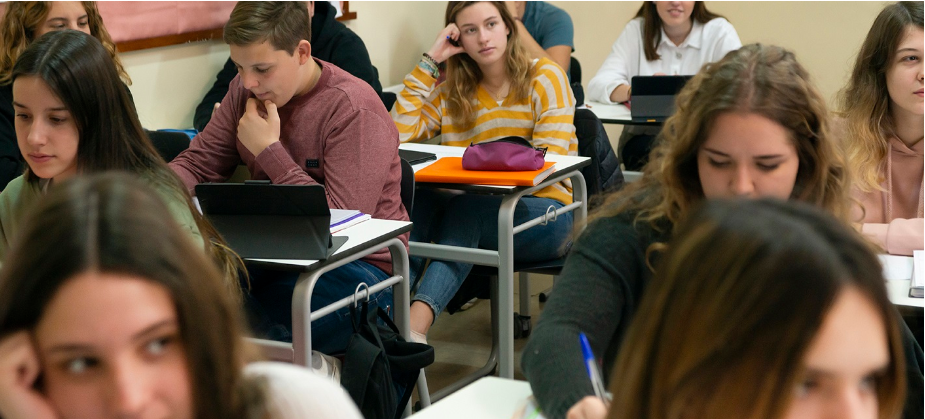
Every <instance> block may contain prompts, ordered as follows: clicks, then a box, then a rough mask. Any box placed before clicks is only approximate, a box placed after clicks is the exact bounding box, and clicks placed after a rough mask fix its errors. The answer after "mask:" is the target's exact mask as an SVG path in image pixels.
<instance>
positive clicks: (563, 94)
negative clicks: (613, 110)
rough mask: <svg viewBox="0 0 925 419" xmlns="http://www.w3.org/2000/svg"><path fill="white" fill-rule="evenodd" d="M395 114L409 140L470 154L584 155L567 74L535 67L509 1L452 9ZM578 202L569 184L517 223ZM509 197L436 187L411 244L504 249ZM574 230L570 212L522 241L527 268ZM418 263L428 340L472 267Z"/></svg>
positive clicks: (533, 199)
mask: <svg viewBox="0 0 925 419" xmlns="http://www.w3.org/2000/svg"><path fill="white" fill-rule="evenodd" d="M442 62H446V82H444V83H442V84H440V85H439V86H437V85H436V82H437V77H438V76H439V74H438V70H437V68H438V65H439V64H440V63H442ZM404 85H405V88H404V90H402V92H401V94H400V95H399V96H398V101H397V102H396V104H395V106H394V107H393V108H392V118H393V119H394V120H395V124H396V125H397V126H398V131H399V135H400V138H401V140H402V141H403V142H405V141H422V140H426V139H429V138H431V137H434V136H435V135H437V134H440V135H441V137H440V138H441V144H444V145H450V146H458V147H465V146H468V145H469V144H470V143H481V142H485V141H493V140H497V139H501V138H504V137H508V136H517V137H521V138H524V139H526V140H527V141H529V142H530V143H531V144H532V145H533V146H534V147H545V148H546V149H547V153H555V154H560V155H573V156H574V155H577V150H578V140H577V139H576V137H575V126H574V124H573V120H574V116H575V99H574V97H573V96H572V91H571V88H570V87H569V85H568V79H567V77H566V75H565V73H564V72H563V70H562V69H561V68H560V67H559V66H558V65H556V64H555V63H553V62H552V61H550V60H548V59H545V58H541V59H539V60H538V61H535V62H531V60H530V59H529V58H528V57H527V53H526V50H525V49H524V47H523V45H522V44H521V43H520V41H519V38H518V36H517V26H516V25H515V24H514V21H513V18H512V16H511V14H510V13H509V12H508V9H507V8H506V7H505V6H504V3H503V2H449V4H448V5H447V10H446V27H445V28H444V29H443V30H442V31H441V32H440V34H439V35H438V36H437V40H436V42H435V43H434V45H433V47H431V49H430V50H429V51H428V52H427V53H426V54H424V58H423V59H422V60H421V62H420V63H418V65H417V66H416V67H415V68H414V70H413V71H412V72H411V73H410V74H408V76H406V77H405V81H404ZM571 202H572V196H571V185H570V183H569V182H567V181H566V182H561V183H559V184H556V185H552V186H549V187H547V188H545V189H543V190H541V191H539V192H537V193H536V194H535V195H534V196H528V197H524V198H523V199H521V200H520V202H518V204H517V207H516V208H515V211H514V224H515V225H516V224H518V223H522V222H524V221H526V220H530V219H533V218H536V217H539V216H542V215H543V214H546V212H547V210H549V208H550V207H552V208H555V209H558V208H561V207H562V206H564V205H566V204H569V203H571ZM500 204H501V197H500V196H490V195H449V194H446V193H442V192H432V191H429V190H420V191H418V194H417V196H415V211H414V214H412V221H413V222H414V223H415V227H414V230H413V231H412V232H411V240H414V241H419V242H431V241H433V242H436V243H439V244H446V245H454V246H464V247H481V248H488V249H497V246H498V244H497V239H498V229H497V228H498V227H497V224H498V223H497V219H498V210H499V208H500ZM571 228H572V215H571V213H570V212H569V213H565V214H559V215H558V217H557V220H556V221H554V222H549V223H548V224H547V225H545V226H536V227H533V228H530V229H528V230H526V231H524V232H522V233H519V234H516V235H514V253H515V258H516V259H517V260H519V261H530V260H547V259H554V258H556V257H558V256H559V255H560V254H561V249H562V247H563V246H562V244H563V243H564V242H565V241H566V240H567V237H568V235H569V232H570V231H571ZM423 265H424V261H423V260H420V259H419V258H413V260H412V278H413V279H415V278H417V279H419V280H418V281H417V282H419V283H420V285H419V288H418V290H417V294H416V295H415V297H414V302H413V304H412V306H411V329H412V335H413V336H415V339H417V340H419V341H423V340H424V338H425V336H426V335H427V331H428V330H429V329H430V326H431V324H432V323H433V321H434V319H435V318H436V317H437V315H439V314H440V312H441V311H442V310H443V309H444V308H445V307H446V304H447V303H448V302H449V301H450V299H451V298H452V297H453V295H454V294H455V293H456V291H457V290H458V289H459V286H460V285H461V284H462V282H463V280H464V279H465V278H466V276H467V275H468V273H469V271H470V269H471V268H472V265H470V264H465V263H456V262H447V261H440V260H433V261H431V263H430V265H429V267H428V268H427V271H426V272H424V273H423V276H422V275H421V270H422V268H423Z"/></svg>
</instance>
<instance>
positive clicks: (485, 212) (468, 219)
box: [410, 189, 572, 318]
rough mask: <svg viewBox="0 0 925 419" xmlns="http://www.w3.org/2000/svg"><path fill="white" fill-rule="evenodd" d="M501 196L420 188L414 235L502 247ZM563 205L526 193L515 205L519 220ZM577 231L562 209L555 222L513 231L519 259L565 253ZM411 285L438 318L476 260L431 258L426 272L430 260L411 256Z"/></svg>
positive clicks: (418, 239) (458, 243) (465, 244)
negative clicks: (457, 260)
mask: <svg viewBox="0 0 925 419" xmlns="http://www.w3.org/2000/svg"><path fill="white" fill-rule="evenodd" d="M501 199H502V197H501V196H497V195H475V194H469V195H467V194H454V193H452V192H449V191H440V190H431V189H418V190H417V192H416V194H415V197H414V214H413V215H412V220H411V221H413V222H414V229H413V230H411V240H412V241H416V242H423V243H429V242H434V243H437V244H445V245H451V246H460V247H470V248H476V247H477V248H481V249H489V250H497V249H498V210H499V209H500V208H501ZM550 206H552V207H555V208H556V209H559V208H562V207H563V206H564V205H563V204H562V203H561V202H559V201H556V200H553V199H549V198H537V197H534V196H526V197H523V198H521V199H520V201H518V202H517V205H516V206H515V207H514V225H515V226H516V225H517V224H520V223H523V222H526V221H528V220H531V219H533V218H536V217H540V216H542V215H543V214H545V213H546V210H547V209H548V208H549V207H550ZM571 231H572V213H571V211H570V212H567V213H565V214H559V216H558V218H557V219H556V221H554V222H553V221H550V222H548V223H547V224H546V225H545V226H544V225H537V226H534V227H531V228H529V229H527V230H524V231H522V232H520V233H518V234H515V235H514V260H516V261H519V262H534V261H542V260H549V259H555V258H557V257H559V256H561V255H562V254H563V253H564V250H565V249H564V248H565V246H563V243H565V242H566V241H567V240H568V237H569V235H570V234H571ZM410 262H411V281H412V289H413V288H414V287H415V286H417V287H418V288H417V293H416V294H415V296H414V299H413V300H415V301H422V302H424V303H427V305H429V306H430V308H431V309H432V310H433V311H434V318H436V317H437V316H438V315H439V314H440V313H441V312H442V311H443V309H444V308H446V305H447V304H448V303H449V302H450V300H451V299H452V298H453V295H455V294H456V291H457V290H459V287H460V286H461V285H462V283H463V280H465V279H466V276H468V275H469V271H470V270H471V269H472V265H471V264H468V263H461V262H449V261H444V260H436V259H434V260H431V262H430V265H429V266H428V267H427V270H426V271H424V272H423V276H421V273H422V272H421V271H422V270H423V269H424V264H425V262H426V260H425V259H423V258H419V257H413V258H411V261H410Z"/></svg>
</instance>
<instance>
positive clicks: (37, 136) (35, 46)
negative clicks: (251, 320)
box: [0, 30, 243, 295]
mask: <svg viewBox="0 0 925 419" xmlns="http://www.w3.org/2000/svg"><path fill="white" fill-rule="evenodd" d="M12 80H13V83H12V85H13V107H14V108H15V109H16V136H17V141H18V144H19V148H20V150H21V151H22V154H23V156H25V159H26V163H27V168H26V170H25V174H23V175H21V176H20V177H18V178H16V179H14V180H13V181H12V182H10V184H9V185H8V186H7V188H6V189H4V190H3V192H2V193H0V258H5V257H6V256H7V249H8V248H9V246H10V242H11V241H12V240H13V238H14V237H15V235H16V234H17V232H18V231H19V229H20V228H21V226H22V221H23V218H24V216H25V214H27V213H28V211H29V209H30V207H31V206H32V205H33V204H34V202H36V201H38V200H39V199H40V198H41V197H42V196H43V195H44V194H45V191H46V190H47V189H48V188H49V187H50V186H51V185H52V184H54V183H58V182H61V181H63V180H65V179H67V178H70V177H74V176H77V175H80V174H90V173H97V172H103V171H111V170H118V171H125V172H130V173H134V174H136V175H138V176H140V177H142V178H143V179H145V180H146V181H148V182H149V183H150V184H151V185H153V186H154V187H155V189H157V190H158V191H159V192H161V194H162V195H163V198H164V199H165V201H167V203H168V207H169V208H170V212H171V214H172V215H173V216H174V217H175V219H176V220H177V222H178V223H179V224H180V225H182V226H183V227H184V228H185V229H186V231H187V232H188V233H189V234H190V236H191V237H192V238H194V239H195V240H196V241H197V242H199V243H200V244H201V246H202V248H203V249H205V250H206V251H207V252H208V253H209V254H211V255H212V256H214V258H215V260H216V261H217V262H219V263H220V264H221V265H222V267H223V271H224V272H225V273H226V280H227V284H226V285H227V286H228V289H229V290H230V291H231V292H232V293H234V294H235V295H237V294H239V293H240V292H241V286H240V284H239V281H238V271H239V269H240V268H242V265H243V264H242V263H241V262H240V259H239V258H238V257H237V256H236V255H235V254H234V252H232V251H231V250H230V249H228V248H227V246H225V245H224V244H223V241H222V240H221V237H220V236H219V235H218V233H217V232H215V230H214V228H212V226H211V224H209V223H208V221H207V220H205V218H203V217H202V215H201V214H200V213H199V211H197V210H196V208H195V207H194V206H193V204H192V201H191V200H190V198H189V196H188V195H187V194H186V189H185V188H184V187H183V184H182V183H181V182H180V179H179V178H177V176H176V175H175V174H174V173H173V171H172V170H170V168H168V167H167V164H166V163H165V162H164V160H163V159H162V158H161V157H160V156H159V155H158V154H157V151H155V149H154V146H153V145H152V144H151V141H150V140H149V139H148V137H147V135H146V134H145V132H144V131H143V130H142V128H141V123H140V122H139V121H138V116H137V115H136V114H135V110H134V107H133V106H132V104H131V101H130V99H129V97H128V94H127V93H126V91H125V89H124V88H123V86H124V85H123V84H122V81H121V80H120V79H119V74H118V71H117V70H116V67H115V64H114V63H113V61H112V58H111V56H110V55H109V53H108V52H107V50H106V49H105V47H104V46H103V45H102V44H101V43H100V42H99V41H98V40H96V38H94V37H92V36H90V35H87V34H85V33H82V32H79V31H73V30H67V31H59V32H54V33H49V34H46V35H45V36H43V37H42V38H40V39H39V40H37V41H36V42H33V43H32V44H31V45H30V46H29V47H28V48H26V50H25V51H23V53H22V54H21V55H20V57H19V59H18V60H17V62H16V66H15V67H14V68H13V74H12ZM87 80H92V81H93V83H88V82H87Z"/></svg>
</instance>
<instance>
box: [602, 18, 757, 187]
mask: <svg viewBox="0 0 925 419" xmlns="http://www.w3.org/2000/svg"><path fill="white" fill-rule="evenodd" d="M741 46H742V42H741V41H739V35H738V34H737V33H736V31H735V28H733V27H732V24H730V23H729V21H727V20H726V19H725V18H723V17H722V16H719V15H717V14H714V13H712V12H710V11H709V10H707V6H706V5H705V4H704V3H703V2H701V1H655V2H653V1H647V2H644V3H643V5H642V6H641V7H640V8H639V11H638V12H637V13H636V17H635V18H633V20H631V21H630V22H629V23H627V24H626V28H624V29H623V32H622V33H621V34H620V37H619V38H617V40H616V42H614V44H613V48H612V50H611V52H610V54H609V55H608V56H607V59H605V60H604V64H602V65H601V68H600V70H598V71H597V74H595V75H594V78H592V79H591V82H590V83H588V89H587V94H588V99H589V100H593V101H597V102H602V103H623V102H626V101H628V100H630V97H631V94H630V93H631V92H630V87H631V86H630V82H631V81H632V80H633V77H634V76H653V75H666V74H667V75H692V74H696V73H697V72H698V71H700V67H702V66H703V65H704V64H706V63H710V62H715V61H719V59H720V58H723V56H724V55H726V53H728V52H729V51H733V50H735V49H737V48H739V47H741ZM658 131H659V129H658V128H646V127H637V126H629V127H627V128H626V129H624V134H623V135H622V136H621V137H620V144H619V149H618V155H619V156H620V160H621V161H622V162H623V164H624V165H625V166H626V169H627V170H641V169H642V166H643V165H645V163H646V162H647V161H648V158H649V151H650V150H651V149H652V144H653V140H654V139H655V135H656V134H658Z"/></svg>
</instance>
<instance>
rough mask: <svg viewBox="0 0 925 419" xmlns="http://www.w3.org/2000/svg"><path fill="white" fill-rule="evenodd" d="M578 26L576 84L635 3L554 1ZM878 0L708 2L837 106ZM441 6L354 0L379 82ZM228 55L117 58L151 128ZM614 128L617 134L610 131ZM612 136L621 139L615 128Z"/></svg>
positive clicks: (190, 47) (417, 50) (164, 52)
mask: <svg viewBox="0 0 925 419" xmlns="http://www.w3.org/2000/svg"><path fill="white" fill-rule="evenodd" d="M552 3H553V4H555V5H557V6H558V7H561V8H563V9H565V10H566V11H568V12H569V14H570V15H571V16H572V20H573V22H575V44H576V46H577V48H576V51H575V54H574V55H575V57H576V58H578V60H579V61H581V64H582V69H583V80H582V83H583V84H584V85H587V83H588V82H589V81H590V80H591V78H592V77H594V73H595V72H596V71H597V69H598V67H599V66H600V64H601V63H602V62H603V61H604V58H605V57H606V56H607V54H608V53H609V51H610V47H611V45H612V44H613V41H614V40H616V38H617V36H619V34H620V32H621V31H622V30H623V27H624V25H625V24H626V22H627V21H628V20H630V19H631V18H632V16H633V15H634V14H635V12H636V10H637V9H638V7H639V4H640V3H639V2H588V1H575V2H571V1H553V2H552ZM884 4H886V3H884V2H736V1H733V2H709V3H708V6H709V7H710V9H711V10H713V11H714V12H716V13H719V14H722V15H724V16H726V17H727V18H728V19H729V20H730V21H731V22H732V24H733V26H735V28H736V30H737V31H738V33H739V37H740V38H741V39H742V42H743V43H751V42H764V43H773V44H777V45H781V46H784V47H786V48H789V49H791V50H793V51H794V52H795V53H796V54H797V57H798V58H799V59H800V61H801V62H802V63H803V64H804V65H805V66H806V68H807V69H808V70H809V72H810V73H811V74H812V75H813V77H814V79H815V81H816V83H817V86H819V89H820V91H821V92H822V94H823V95H824V96H825V97H826V98H828V99H829V103H830V104H834V98H835V95H836V93H837V91H838V89H840V88H841V87H842V86H843V85H844V83H845V80H846V79H847V74H848V71H849V69H850V67H851V64H852V62H853V59H854V56H855V54H856V52H857V49H858V47H859V46H860V43H861V42H862V40H863V39H864V36H866V34H867V31H868V29H869V28H870V24H871V23H872V22H873V19H874V17H876V15H877V13H878V12H879V10H880V9H881V8H882V7H883V5H884ZM445 7H446V3H445V2H403V1H382V2H374V1H352V2H350V9H351V10H353V11H356V12H357V19H356V20H353V21H350V22H348V23H347V26H349V27H350V28H351V29H352V30H353V31H355V32H356V33H357V34H359V35H360V37H361V38H362V39H363V40H364V42H365V43H366V45H367V48H368V49H369V53H370V58H371V59H372V62H373V64H374V65H375V66H376V67H377V68H378V69H379V77H380V80H381V81H382V85H383V86H389V85H393V84H398V83H401V80H402V78H403V77H404V76H405V74H406V73H407V72H408V71H410V70H411V68H413V66H414V65H415V63H416V62H417V61H418V60H419V59H420V56H421V53H422V52H424V51H426V50H427V49H428V48H429V47H430V45H431V44H432V43H433V41H434V39H435V38H436V35H437V33H438V32H439V31H440V29H441V28H442V26H443V25H442V23H443V14H444V10H445ZM227 57H228V47H227V46H226V45H224V44H223V43H222V42H221V41H206V42H197V43H191V44H185V45H177V46H171V47H164V48H156V49H150V50H142V51H135V52H129V53H125V54H122V60H123V64H125V66H126V70H127V71H128V72H129V75H130V76H131V77H132V81H133V85H132V86H131V89H132V94H133V95H134V96H135V102H136V106H137V107H138V112H139V115H140V117H141V120H142V123H143V124H144V125H145V127H148V128H186V127H190V126H191V125H192V117H193V110H194V107H195V106H196V104H198V103H199V100H200V99H201V98H202V96H203V95H204V94H205V92H206V91H207V90H208V89H209V87H210V86H211V85H212V82H213V80H214V77H215V74H216V73H217V72H218V70H219V69H221V67H222V65H223V64H224V62H225V60H226V59H227ZM614 130H616V131H614ZM609 131H610V135H611V139H612V140H616V138H614V137H615V136H616V135H619V130H618V128H617V127H612V129H611V130H609Z"/></svg>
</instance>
